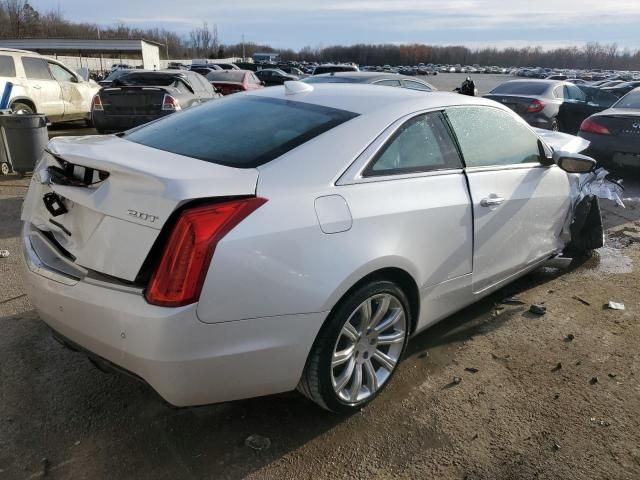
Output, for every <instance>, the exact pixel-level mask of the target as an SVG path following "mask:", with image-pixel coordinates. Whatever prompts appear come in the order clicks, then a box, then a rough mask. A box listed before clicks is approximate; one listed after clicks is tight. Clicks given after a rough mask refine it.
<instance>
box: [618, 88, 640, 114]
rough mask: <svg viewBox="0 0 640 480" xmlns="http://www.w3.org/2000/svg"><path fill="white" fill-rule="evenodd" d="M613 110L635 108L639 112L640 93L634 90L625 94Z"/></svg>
mask: <svg viewBox="0 0 640 480" xmlns="http://www.w3.org/2000/svg"><path fill="white" fill-rule="evenodd" d="M613 108H635V109H639V110H640V91H638V90H634V91H633V92H629V93H627V94H626V95H625V96H624V97H622V98H621V99H620V100H619V101H618V103H616V104H615V105H614V106H613Z"/></svg>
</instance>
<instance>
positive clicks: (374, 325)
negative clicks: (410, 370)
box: [331, 293, 407, 404]
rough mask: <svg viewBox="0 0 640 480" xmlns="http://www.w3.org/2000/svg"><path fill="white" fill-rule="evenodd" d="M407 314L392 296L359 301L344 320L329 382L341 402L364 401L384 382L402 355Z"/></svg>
mask: <svg viewBox="0 0 640 480" xmlns="http://www.w3.org/2000/svg"><path fill="white" fill-rule="evenodd" d="M406 336H407V315H406V312H405V311H404V308H403V306H402V304H401V303H400V301H399V300H398V299H397V298H396V297H395V296H393V295H391V294H388V293H381V294H376V295H373V296H371V297H369V298H367V299H366V300H365V301H364V302H362V303H361V304H360V305H359V306H358V307H357V308H356V309H355V310H354V311H353V312H352V313H351V315H349V317H348V319H347V321H346V322H345V324H344V326H343V327H342V330H341V331H340V334H339V335H338V339H337V340H336V344H335V346H334V349H333V355H332V357H331V383H332V385H333V389H334V391H335V393H336V395H337V396H338V397H339V398H340V399H341V400H342V401H344V402H347V403H349V404H357V403H361V402H364V401H366V400H367V399H368V398H369V397H371V396H372V395H375V393H376V392H377V391H378V390H379V389H380V388H381V387H382V386H383V385H384V384H385V383H386V381H387V380H388V379H389V377H390V376H391V374H392V373H393V371H394V370H395V368H396V365H397V363H398V360H399V359H400V356H401V355H402V351H403V348H404V344H405V340H406Z"/></svg>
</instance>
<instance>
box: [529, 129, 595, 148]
mask: <svg viewBox="0 0 640 480" xmlns="http://www.w3.org/2000/svg"><path fill="white" fill-rule="evenodd" d="M533 130H534V131H535V132H536V133H537V134H538V136H539V137H540V138H542V140H544V142H545V143H546V144H547V145H549V146H550V147H551V148H553V149H554V150H556V151H562V152H569V153H580V152H582V151H583V150H586V149H587V147H588V146H589V143H590V142H589V140H585V139H584V138H581V137H577V136H575V135H570V134H568V133H561V132H553V131H551V130H543V129H542V128H534V129H533Z"/></svg>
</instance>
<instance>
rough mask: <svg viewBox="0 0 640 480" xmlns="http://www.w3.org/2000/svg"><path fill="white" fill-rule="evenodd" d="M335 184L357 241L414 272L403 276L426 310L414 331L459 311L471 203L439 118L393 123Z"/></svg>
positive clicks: (468, 255) (467, 279)
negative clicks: (371, 243)
mask: <svg viewBox="0 0 640 480" xmlns="http://www.w3.org/2000/svg"><path fill="white" fill-rule="evenodd" d="M338 184H339V185H341V187H340V190H339V191H338V193H340V194H341V195H343V196H344V198H345V200H346V202H347V204H348V206H349V209H350V211H351V214H352V215H353V229H354V231H358V232H359V233H358V235H357V236H356V238H370V239H372V240H374V243H376V242H380V243H379V247H380V249H381V251H383V250H384V251H385V252H386V254H387V255H390V256H395V257H397V258H398V259H402V262H403V263H406V261H405V260H404V259H408V263H407V264H408V265H409V264H410V265H412V267H415V269H414V268H412V267H409V270H410V271H412V274H413V275H414V278H415V280H416V282H417V284H418V287H419V290H420V292H421V303H422V304H423V305H425V307H424V308H422V309H421V316H420V319H419V322H418V329H421V328H423V327H426V326H427V325H429V324H431V323H433V322H434V321H436V320H438V319H440V318H442V317H443V316H446V315H447V314H450V313H451V312H452V311H454V310H456V309H458V308H461V307H462V306H464V305H463V304H461V303H460V302H463V303H464V300H467V299H469V297H470V296H469V291H468V290H469V289H470V286H471V275H470V274H471V268H472V263H471V262H472V254H473V251H472V246H473V230H472V224H473V219H472V215H471V200H470V198H469V192H468V189H467V184H466V178H465V175H464V172H463V169H462V161H461V159H460V156H459V154H458V151H457V149H456V146H455V142H454V141H453V139H452V137H451V135H450V132H449V128H448V125H447V123H446V120H445V118H444V115H443V114H442V112H439V111H438V112H429V113H421V114H418V115H415V116H413V117H412V118H409V119H404V120H399V121H398V122H397V123H396V124H395V125H392V126H391V127H390V128H389V129H388V131H387V132H385V133H384V134H383V135H382V136H381V137H380V138H378V139H377V140H376V141H375V142H374V143H373V144H372V145H370V146H369V147H368V148H367V150H366V151H365V152H364V153H363V154H362V155H361V156H360V158H359V159H358V160H357V161H356V162H355V163H354V164H353V165H352V166H351V167H350V169H349V171H348V172H346V173H345V174H344V175H343V177H342V178H341V179H340V181H339V182H338ZM347 184H348V185H347ZM464 289H467V290H465V291H466V294H464V295H463V294H461V291H462V290H464ZM456 293H457V294H456Z"/></svg>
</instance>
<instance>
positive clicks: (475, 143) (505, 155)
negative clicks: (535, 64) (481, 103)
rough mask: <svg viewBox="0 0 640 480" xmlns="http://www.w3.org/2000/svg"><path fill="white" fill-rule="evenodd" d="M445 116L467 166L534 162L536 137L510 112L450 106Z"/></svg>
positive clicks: (537, 155) (537, 158) (537, 154)
mask: <svg viewBox="0 0 640 480" xmlns="http://www.w3.org/2000/svg"><path fill="white" fill-rule="evenodd" d="M447 117H448V118H449V121H450V122H451V126H452V127H453V131H454V133H455V135H456V137H457V138H458V143H459V144H460V149H461V150H462V156H463V158H464V161H465V164H466V166H467V167H489V166H496V165H517V164H522V163H538V162H539V161H540V143H539V140H538V137H537V136H536V135H535V134H534V133H533V132H532V131H531V130H529V128H528V127H527V126H526V125H524V124H523V122H521V121H519V120H518V119H516V118H514V117H513V116H512V115H511V114H509V113H507V112H504V111H502V110H500V109H498V108H493V107H452V108H450V109H448V110H447Z"/></svg>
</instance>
